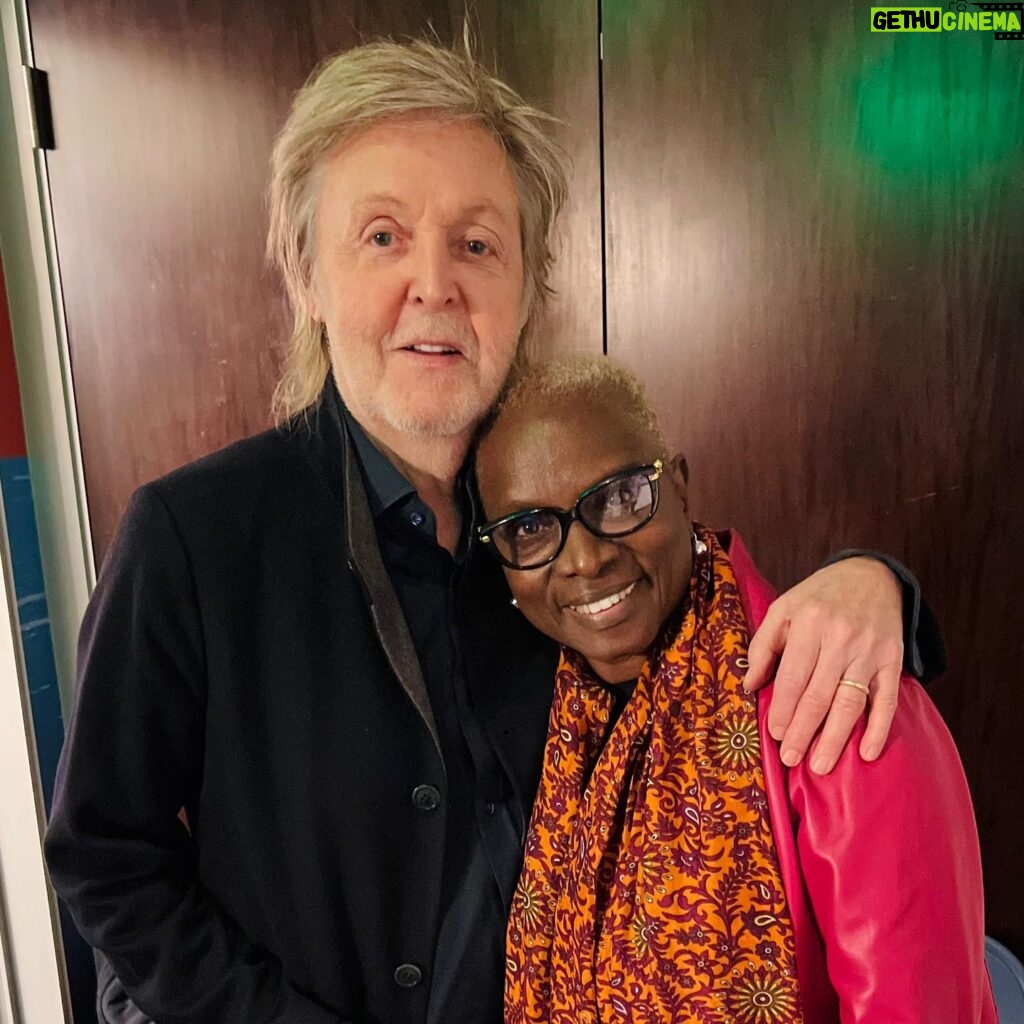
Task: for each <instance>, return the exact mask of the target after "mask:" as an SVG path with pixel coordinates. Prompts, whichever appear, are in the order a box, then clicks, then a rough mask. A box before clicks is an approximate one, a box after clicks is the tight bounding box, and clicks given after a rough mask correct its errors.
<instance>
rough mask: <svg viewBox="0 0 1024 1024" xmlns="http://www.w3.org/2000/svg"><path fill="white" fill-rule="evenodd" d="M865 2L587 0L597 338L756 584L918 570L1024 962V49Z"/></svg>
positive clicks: (994, 879) (992, 874)
mask: <svg viewBox="0 0 1024 1024" xmlns="http://www.w3.org/2000/svg"><path fill="white" fill-rule="evenodd" d="M869 6H870V5H867V4H862V3H859V2H857V3H852V2H840V3H829V4H821V3H818V2H817V0H790V2H788V3H786V4H764V3H761V2H759V0H731V2H730V3H728V4H723V3H720V2H715V0H690V2H688V3H687V4H685V5H680V4H678V3H676V2H675V0H643V2H641V3H631V4H629V5H627V4H625V3H622V2H619V0H606V2H605V4H604V58H605V59H604V102H605V116H606V131H605V138H606V148H605V163H606V192H607V197H608V201H607V218H608V234H607V243H608V252H609V259H608V264H607V268H606V274H607V288H608V338H609V341H608V347H609V352H610V353H611V354H612V355H615V356H618V357H619V358H621V359H623V360H624V361H625V362H626V363H628V364H629V365H630V366H632V367H633V368H634V369H636V370H637V371H639V373H640V374H641V375H642V376H643V378H644V379H645V380H646V381H647V382H648V383H649V384H650V386H651V387H652V389H653V392H654V395H655V397H656V401H657V405H658V408H659V410H660V412H661V414H662V416H663V419H664V424H665V426H666V428H667V432H668V434H669V436H670V438H671V439H672V440H673V441H674V442H675V443H676V444H677V445H678V446H679V447H680V448H681V449H682V450H684V451H685V452H686V453H687V454H688V455H689V457H690V466H691V470H692V474H693V494H694V499H695V508H696V511H697V513H698V514H700V515H701V516H703V517H704V518H705V519H706V521H708V522H711V523H714V524H733V525H735V526H737V527H739V528H740V529H741V530H743V532H744V533H745V535H746V536H747V539H748V540H749V542H750V543H751V545H752V550H753V551H754V553H755V555H756V556H757V557H758V559H759V561H760V563H761V565H762V566H763V568H764V570H765V571H766V572H767V573H768V574H769V575H770V576H771V577H773V578H774V579H775V580H776V581H777V582H779V583H781V584H789V583H792V582H794V581H795V580H796V579H797V578H798V577H799V576H801V575H803V574H805V573H807V572H809V571H810V570H812V569H813V568H814V567H815V565H816V564H818V562H819V561H820V560H821V559H822V558H824V557H825V556H826V555H827V554H828V553H829V551H831V550H834V549H836V548H837V547H862V546H863V547H873V548H880V549H883V550H885V551H889V552H892V553H894V554H895V555H897V556H898V557H900V558H901V559H904V560H905V561H906V562H907V563H908V564H909V565H910V566H911V567H913V569H914V570H915V571H916V572H917V573H918V574H919V576H920V579H921V583H922V585H923V588H924V592H925V594H926V595H927V597H928V600H929V601H930V603H931V604H932V605H933V607H934V608H935V610H936V612H937V614H938V616H939V618H940V621H941V623H942V625H943V629H944V632H945V637H946V640H947V644H948V654H949V666H950V667H949V671H948V674H947V675H946V677H945V678H944V679H943V680H942V681H941V682H939V683H938V684H936V685H935V686H934V688H933V691H932V692H933V695H934V697H935V699H936V701H937V702H938V704H939V706H940V708H941V710H942V712H943V714H944V716H945V718H946V721H947V722H948V723H949V725H950V728H951V730H952V731H953V733H954V735H955V737H956V740H957V743H958V745H959V747H960V750H961V752H962V756H963V760H964V763H965V766H966V769H967V774H968V777H969V780H970V782H971V786H972V790H973V793H974V797H975V802H976V808H977V815H978V822H979V826H980V831H981V839H982V846H983V859H984V866H985V874H986V882H987V887H988V908H987V909H988V927H989V930H990V932H992V933H993V934H995V935H997V936H1001V937H1002V938H1004V939H1005V940H1007V941H1008V942H1009V943H1010V944H1011V945H1012V946H1014V947H1015V949H1016V951H1017V952H1018V954H1024V890H1022V888H1021V883H1020V872H1021V868H1022V867H1024V781H1022V780H1024V742H1022V739H1024V644H1022V641H1021V633H1020V628H1019V625H1018V621H1019V609H1020V606H1021V603H1022V601H1024V532H1022V530H1021V524H1022V522H1024V519H1022V516H1024V513H1022V509H1024V459H1022V455H1024V330H1022V322H1024V321H1022V317H1024V191H1022V189H1021V183H1022V182H1024V44H1021V43H1016V42H997V41H995V40H994V39H993V38H992V34H991V33H988V34H982V33H965V34H956V33H953V34H946V33H944V34H942V35H941V36H919V35H915V36H883V35H880V34H872V33H870V31H869V15H870V12H869ZM936 969H937V970H938V969H941V968H940V967H937V968H936Z"/></svg>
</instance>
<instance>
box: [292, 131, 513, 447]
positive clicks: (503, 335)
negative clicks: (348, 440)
mask: <svg viewBox="0 0 1024 1024" xmlns="http://www.w3.org/2000/svg"><path fill="white" fill-rule="evenodd" d="M315 260H316V263H315V270H314V279H313V286H312V291H311V304H312V307H313V312H314V315H316V316H317V317H318V318H319V319H321V320H323V321H324V323H325V324H326V325H327V333H328V337H329V339H330V348H331V363H332V365H333V368H334V375H335V379H336V380H337V382H338V387H339V389H340V391H341V394H342V397H343V398H344V400H345V403H346V404H347V405H348V407H349V408H350V409H351V411H352V413H353V414H354V415H355V417H356V418H357V419H358V420H359V421H360V422H361V423H362V424H363V425H364V426H365V427H366V428H367V429H368V430H369V431H370V432H371V433H372V434H375V435H376V436H378V437H379V438H381V439H383V440H385V442H386V441H387V439H388V438H389V437H393V432H398V433H401V434H415V435H421V436H433V437H439V436H452V435H460V434H464V433H466V432H468V431H470V430H472V428H473V427H474V426H475V425H476V424H477V422H479V420H480V419H481V418H482V416H483V415H484V414H485V413H486V411H487V409H488V408H489V407H490V406H491V404H492V403H493V402H494V400H495V398H496V397H497V394H498V391H499V390H500V388H501V385H502V383H503V382H504V380H505V376H506V375H507V373H508V370H509V367H510V366H511V363H512V359H513V356H514V355H515V350H516V345H517V342H518V339H519V334H520V331H521V329H522V325H523V322H524V319H525V315H524V314H525V311H524V304H523V261H522V244H521V240H520V231H519V202H518V195H517V192H516V186H515V181H514V179H513V177H512V172H511V169H510V167H509V164H508V161H507V159H506V158H505V155H504V153H503V151H502V149H501V147H500V145H499V144H498V143H497V142H496V141H495V139H494V138H492V137H491V136H490V135H489V134H488V133H487V132H486V131H484V130H483V129H482V128H480V127H479V126H477V125H474V124H471V123H469V122H464V121H438V120H429V119H398V120H394V121H387V122H383V123H381V124H378V125H376V126H374V127H371V128H368V129H367V130H366V131H364V132H362V133H361V134H359V135H357V136H356V137H355V138H353V139H351V140H349V141H348V142H347V143H345V144H343V145H342V146H341V147H340V148H339V149H337V150H336V151H335V152H334V153H332V154H331V155H330V156H329V157H328V158H327V160H326V163H325V166H324V168H323V180H322V183H321V192H320V197H319V203H318V207H317V214H316V225H315Z"/></svg>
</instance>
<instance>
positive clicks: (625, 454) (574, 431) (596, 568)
mask: <svg viewBox="0 0 1024 1024" xmlns="http://www.w3.org/2000/svg"><path fill="white" fill-rule="evenodd" d="M565 406H569V407H568V408H567V407H565ZM645 434H646V432H645V431H643V430H641V429H640V428H639V427H638V426H637V425H635V424H633V423H632V422H631V421H630V419H629V418H628V417H626V416H624V415H622V413H621V412H619V411H617V409H616V408H614V407H612V406H610V405H606V404H605V403H603V402H597V401H594V400H590V401H586V402H570V403H560V405H559V406H558V407H556V406H555V405H554V404H552V403H550V402H547V401H545V404H544V405H543V407H541V406H539V405H537V406H534V407H532V408H531V407H530V406H529V405H527V406H526V407H523V408H520V409H517V410H515V411H513V412H512V413H509V414H506V415H505V416H503V417H502V419H501V420H500V421H499V422H498V423H497V424H496V426H495V427H494V429H493V430H492V431H491V433H490V434H488V435H487V437H486V438H484V440H483V441H482V442H481V444H480V448H479V451H478V453H477V479H478V483H479V488H480V497H481V500H482V501H483V506H484V516H485V518H486V519H487V520H493V519H498V518H500V517H502V516H505V515H508V514H509V513H512V512H516V511H520V510H523V509H531V508H538V507H555V508H561V509H570V508H572V506H573V505H574V504H575V502H576V499H577V498H578V497H579V495H580V493H581V492H582V491H584V490H585V489H586V488H588V487H590V486H591V485H593V484H595V483H597V482H598V481H600V480H603V479H604V478H605V477H608V476H611V475H612V474H613V473H616V472H618V471H620V470H623V469H630V468H633V467H635V466H640V465H647V464H650V463H652V462H653V461H654V459H655V458H656V457H657V455H658V452H657V450H656V442H655V441H654V439H653V438H650V437H647V436H645ZM658 487H659V496H660V497H659V504H658V510H657V512H656V513H655V515H654V517H653V518H652V519H651V520H650V522H649V523H647V524H646V525H645V526H642V527H641V528H640V529H639V530H637V531H636V533H632V534H629V535H627V536H624V537H620V538H617V539H614V540H608V539H602V538H600V537H596V536H595V535H594V534H592V533H591V532H590V531H589V530H587V529H586V527H584V526H583V525H582V524H581V523H579V522H578V521H574V522H573V523H572V526H571V527H570V529H569V534H568V537H567V538H566V542H565V547H564V548H563V549H562V552H561V554H560V555H559V556H558V558H556V559H555V561H553V562H551V563H549V564H548V565H545V566H542V567H540V568H538V569H525V570H516V569H506V570H505V575H506V577H507V579H508V582H509V586H510V587H511V589H512V593H513V595H514V596H515V598H516V600H517V601H518V603H519V609H520V611H521V612H522V613H523V614H524V615H525V616H526V617H527V618H528V619H529V620H530V622H531V623H533V625H534V626H536V627H537V629H539V630H540V631H541V632H542V633H546V634H547V635H548V636H550V637H552V638H554V639H555V640H558V641H559V642H560V643H563V644H566V645H567V646H569V647H572V648H574V649H575V650H577V651H579V652H580V653H581V654H582V655H583V656H584V657H585V658H586V659H587V661H588V662H590V666H591V668H593V670H594V671H595V672H596V673H597V674H598V675H599V676H600V677H601V678H602V679H604V680H605V681H606V682H609V683H620V682H625V681H627V680H630V679H634V678H636V676H637V675H639V673H640V670H641V668H642V667H643V663H644V660H645V658H646V655H647V651H648V649H649V648H650V646H651V644H652V643H653V642H654V641H655V639H657V636H658V633H659V631H660V629H661V626H662V623H663V622H664V621H665V619H666V618H667V617H668V615H669V614H670V612H671V611H672V610H673V608H675V606H676V605H677V604H678V603H679V601H680V600H681V599H682V597H683V595H684V593H685V591H686V587H687V585H688V584H689V580H690V570H691V558H692V555H691V548H690V535H691V530H692V527H691V524H690V518H689V515H688V511H687V504H686V463H685V461H684V460H683V459H682V457H681V456H676V457H675V458H674V459H672V460H671V461H670V462H669V464H668V465H666V466H665V469H664V472H663V473H662V476H661V479H660V480H659V481H658ZM612 596H621V600H619V601H618V603H616V604H614V605H613V606H611V607H602V608H600V609H596V608H594V607H593V606H594V605H595V604H596V603H598V602H602V601H603V600H604V599H606V598H608V597H612Z"/></svg>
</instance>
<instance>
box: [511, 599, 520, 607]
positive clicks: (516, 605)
mask: <svg viewBox="0 0 1024 1024" xmlns="http://www.w3.org/2000/svg"><path fill="white" fill-rule="evenodd" d="M509 604H510V605H512V607H513V608H518V607H519V602H518V601H517V600H516V599H515V598H514V597H513V598H512V600H511V601H509Z"/></svg>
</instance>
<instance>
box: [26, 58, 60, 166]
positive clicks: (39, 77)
mask: <svg viewBox="0 0 1024 1024" xmlns="http://www.w3.org/2000/svg"><path fill="white" fill-rule="evenodd" d="M22 70H23V71H24V72H25V88H26V90H27V91H28V107H29V111H30V112H31V114H32V145H33V146H35V148H36V149H56V148H57V145H56V142H55V140H54V137H53V108H52V107H51V106H50V80H49V77H48V76H47V74H46V72H45V71H40V70H39V68H31V67H29V66H28V65H27V64H25V65H22Z"/></svg>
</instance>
